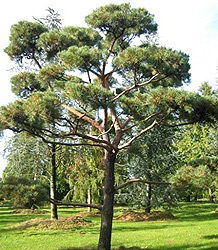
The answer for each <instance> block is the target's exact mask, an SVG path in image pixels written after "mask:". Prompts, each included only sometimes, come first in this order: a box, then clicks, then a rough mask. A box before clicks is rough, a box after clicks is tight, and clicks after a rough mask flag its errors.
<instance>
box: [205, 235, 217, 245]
mask: <svg viewBox="0 0 218 250" xmlns="http://www.w3.org/2000/svg"><path fill="white" fill-rule="evenodd" d="M203 238H204V239H208V240H215V239H218V234H211V235H205V236H203ZM217 249H218V247H217Z"/></svg>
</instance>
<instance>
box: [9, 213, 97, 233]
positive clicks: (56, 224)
mask: <svg viewBox="0 0 218 250" xmlns="http://www.w3.org/2000/svg"><path fill="white" fill-rule="evenodd" d="M87 225H89V226H90V225H93V223H92V222H91V221H89V220H86V219H84V218H83V217H81V216H69V217H62V218H60V219H58V220H51V219H43V218H36V219H31V220H28V221H24V222H21V223H19V224H17V225H15V226H14V227H13V228H16V229H28V228H34V229H42V230H44V229H71V228H76V227H82V226H87Z"/></svg>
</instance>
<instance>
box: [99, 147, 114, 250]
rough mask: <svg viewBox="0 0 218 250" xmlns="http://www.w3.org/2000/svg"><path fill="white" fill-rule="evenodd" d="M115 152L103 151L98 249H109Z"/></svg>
mask: <svg viewBox="0 0 218 250" xmlns="http://www.w3.org/2000/svg"><path fill="white" fill-rule="evenodd" d="M115 159H116V153H113V151H105V176H104V201H103V208H102V213H101V229H100V237H99V242H98V250H110V249H111V233H112V221H113V207H114V164H115Z"/></svg>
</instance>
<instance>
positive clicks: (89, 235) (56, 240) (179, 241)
mask: <svg viewBox="0 0 218 250" xmlns="http://www.w3.org/2000/svg"><path fill="white" fill-rule="evenodd" d="M125 209H126V208H116V209H115V220H114V224H113V236H112V249H120V250H121V249H129V250H130V249H131V250H134V249H135V250H140V249H148V250H154V249H162V250H179V249H181V250H183V249H189V250H191V249H209V250H217V249H218V211H217V205H216V204H209V203H200V202H199V203H181V204H180V206H179V207H178V208H176V209H173V210H172V211H171V213H172V214H173V215H174V216H175V217H176V219H174V220H157V221H138V222H129V221H120V220H116V217H117V216H118V215H120V214H121V213H122V212H123V211H124V210H125ZM48 211H49V210H48ZM81 211H82V209H78V208H60V209H59V217H60V218H62V220H64V218H65V219H66V218H67V217H68V216H72V215H77V214H78V213H79V212H81ZM83 211H84V210H83ZM80 214H81V213H80ZM37 218H38V219H37ZM39 218H44V219H46V218H49V213H46V214H21V213H14V210H13V209H11V208H9V207H7V206H4V205H0V249H1V250H27V249H28V250H30V249H31V250H35V249H37V250H73V249H81V250H82V249H96V245H97V242H98V235H99V226H100V217H99V216H98V215H95V214H92V215H91V216H88V217H86V218H85V220H88V222H87V225H82V224H81V225H80V224H78V225H77V226H75V227H69V226H67V225H68V224H63V226H62V228H58V227H49V226H46V225H44V224H42V223H41V224H39V226H40V227H39V226H38V227H28V223H26V224H25V225H24V224H20V223H21V222H24V221H28V220H30V219H36V221H40V220H39ZM66 220H67V219H66ZM41 221H42V220H41ZM64 223H65V222H64ZM21 225H23V227H21Z"/></svg>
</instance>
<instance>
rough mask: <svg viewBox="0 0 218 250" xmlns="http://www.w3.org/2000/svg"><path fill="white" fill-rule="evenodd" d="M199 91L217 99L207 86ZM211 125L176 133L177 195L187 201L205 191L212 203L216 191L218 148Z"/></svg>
mask: <svg viewBox="0 0 218 250" xmlns="http://www.w3.org/2000/svg"><path fill="white" fill-rule="evenodd" d="M199 92H200V93H201V94H202V95H204V96H206V97H207V96H213V97H214V98H216V91H213V90H212V88H211V86H210V85H208V83H203V84H202V86H201V87H200V89H199ZM216 126H217V122H216V123H214V124H199V123H197V124H195V125H192V126H188V127H184V128H182V129H181V131H180V132H179V134H180V136H179V138H178V141H177V143H176V144H177V148H178V154H179V158H180V162H179V165H180V166H181V169H179V170H178V172H177V174H176V176H175V178H174V181H175V184H176V189H177V190H178V192H179V194H180V195H181V196H182V197H184V196H186V200H188V201H190V199H191V197H192V198H195V199H196V198H197V196H200V197H202V196H203V195H204V194H205V190H207V195H208V193H209V200H210V201H211V202H212V201H213V199H214V193H215V190H216V189H217V187H216V185H217V184H216V183H217V180H218V179H217V162H218V159H217V145H216V136H215V134H216V132H215V134H214V131H215V130H214V128H215V127H216Z"/></svg>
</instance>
